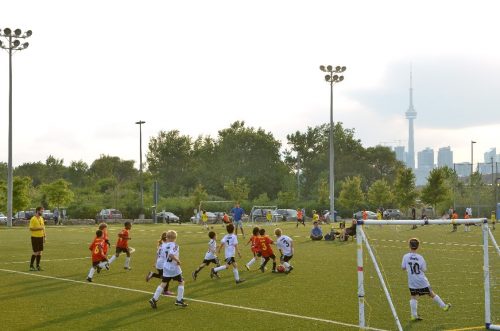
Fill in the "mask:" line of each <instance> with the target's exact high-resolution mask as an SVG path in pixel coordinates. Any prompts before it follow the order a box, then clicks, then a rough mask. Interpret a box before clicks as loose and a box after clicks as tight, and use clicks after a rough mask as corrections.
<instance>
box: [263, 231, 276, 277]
mask: <svg viewBox="0 0 500 331" xmlns="http://www.w3.org/2000/svg"><path fill="white" fill-rule="evenodd" d="M259 234H260V237H259V244H260V254H261V255H262V257H263V258H264V262H263V263H262V264H261V265H260V268H259V269H260V271H262V272H264V270H265V267H266V264H267V262H268V261H269V259H272V260H273V272H278V271H277V270H276V256H275V255H274V252H273V249H272V247H271V244H273V243H274V242H273V240H272V239H271V238H269V236H266V230H265V229H260V230H259Z"/></svg>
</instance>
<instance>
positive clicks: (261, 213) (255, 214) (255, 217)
mask: <svg viewBox="0 0 500 331" xmlns="http://www.w3.org/2000/svg"><path fill="white" fill-rule="evenodd" d="M268 210H270V211H271V215H272V216H273V221H274V222H276V221H282V220H283V215H281V214H279V213H278V212H277V211H278V209H276V210H274V209H266V208H256V209H254V210H253V211H252V214H251V215H250V216H251V218H250V219H251V220H252V221H253V222H255V221H257V222H259V221H261V222H262V221H267V217H266V215H267V211H268ZM295 217H297V215H295Z"/></svg>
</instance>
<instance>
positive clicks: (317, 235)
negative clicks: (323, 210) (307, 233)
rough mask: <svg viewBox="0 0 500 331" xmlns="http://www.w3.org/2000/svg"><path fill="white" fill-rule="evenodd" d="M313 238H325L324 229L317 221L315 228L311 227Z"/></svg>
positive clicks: (314, 224)
mask: <svg viewBox="0 0 500 331" xmlns="http://www.w3.org/2000/svg"><path fill="white" fill-rule="evenodd" d="M311 239H312V240H321V239H323V231H322V230H321V228H320V227H319V223H318V222H317V221H316V222H314V223H313V228H312V229H311Z"/></svg>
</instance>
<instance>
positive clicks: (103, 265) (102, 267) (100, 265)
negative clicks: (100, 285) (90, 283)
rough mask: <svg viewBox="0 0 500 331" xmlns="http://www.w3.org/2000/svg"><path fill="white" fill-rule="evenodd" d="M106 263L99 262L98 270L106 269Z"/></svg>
mask: <svg viewBox="0 0 500 331" xmlns="http://www.w3.org/2000/svg"><path fill="white" fill-rule="evenodd" d="M106 263H107V262H101V263H99V268H101V269H106Z"/></svg>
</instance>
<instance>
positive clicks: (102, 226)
mask: <svg viewBox="0 0 500 331" xmlns="http://www.w3.org/2000/svg"><path fill="white" fill-rule="evenodd" d="M99 230H101V231H102V240H103V241H104V255H105V256H106V257H107V256H108V248H109V247H111V243H110V242H109V238H108V225H107V224H106V223H101V224H99Z"/></svg>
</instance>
